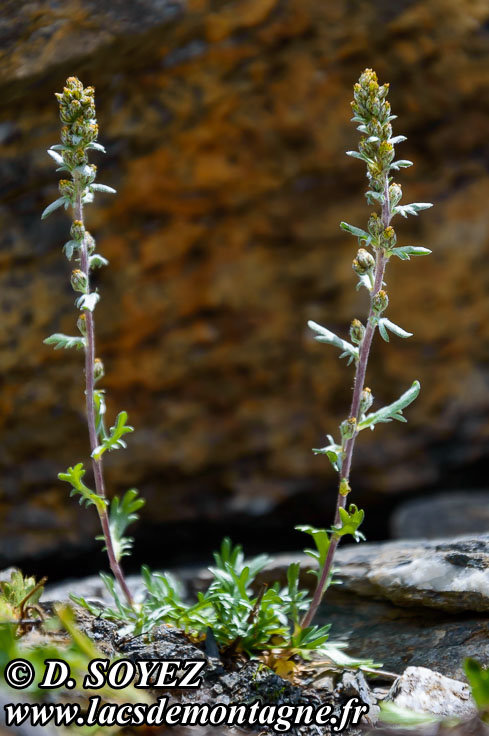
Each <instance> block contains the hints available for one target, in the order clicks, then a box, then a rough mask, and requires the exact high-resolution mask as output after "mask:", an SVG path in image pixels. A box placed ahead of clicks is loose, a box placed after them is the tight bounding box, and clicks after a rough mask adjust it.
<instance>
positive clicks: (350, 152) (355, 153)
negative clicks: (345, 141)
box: [346, 151, 370, 164]
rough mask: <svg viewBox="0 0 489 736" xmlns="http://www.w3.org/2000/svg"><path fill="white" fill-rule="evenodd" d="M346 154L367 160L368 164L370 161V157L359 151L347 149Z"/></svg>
mask: <svg viewBox="0 0 489 736" xmlns="http://www.w3.org/2000/svg"><path fill="white" fill-rule="evenodd" d="M346 155H347V156H351V158H358V159H360V161H365V163H367V164H368V163H369V162H370V159H369V157H368V156H366V155H365V154H364V153H360V152H359V151H347V152H346Z"/></svg>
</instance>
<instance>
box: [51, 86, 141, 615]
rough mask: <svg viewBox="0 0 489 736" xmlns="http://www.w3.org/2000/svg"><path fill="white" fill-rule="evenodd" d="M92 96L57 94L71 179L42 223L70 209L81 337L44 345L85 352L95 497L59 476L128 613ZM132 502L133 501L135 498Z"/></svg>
mask: <svg viewBox="0 0 489 736" xmlns="http://www.w3.org/2000/svg"><path fill="white" fill-rule="evenodd" d="M94 94H95V91H94V89H93V87H83V85H82V83H81V82H80V80H79V79H77V78H76V77H70V78H69V79H67V80H66V86H65V87H64V89H63V91H62V92H58V93H57V94H56V98H57V100H58V102H59V114H60V118H61V122H62V123H63V127H62V129H61V143H59V144H57V145H55V146H52V147H51V148H50V149H49V151H48V153H49V155H50V156H51V157H52V158H53V159H54V161H55V162H56V163H57V164H58V171H62V172H68V174H70V175H71V180H69V179H62V180H61V181H60V182H59V185H58V186H59V192H60V195H61V196H60V197H59V199H57V200H56V201H55V202H53V203H52V204H50V205H49V206H48V207H46V209H45V210H44V212H43V214H42V217H43V218H44V217H47V215H49V214H50V213H51V212H53V211H54V210H56V209H57V208H58V207H61V206H64V207H65V209H67V208H68V207H71V209H72V213H73V219H72V224H71V228H70V235H71V240H69V241H68V242H67V243H66V244H65V246H64V248H63V250H64V253H65V255H66V257H67V258H68V260H71V259H72V258H73V257H74V256H75V259H76V261H77V262H78V263H79V266H80V267H79V268H75V269H73V270H72V272H71V279H70V280H71V285H72V287H73V289H74V291H76V292H78V293H79V294H81V296H79V297H78V298H77V300H76V302H75V304H76V306H77V307H78V309H79V310H80V314H79V317H78V320H77V326H78V330H79V332H80V335H81V336H77V337H70V336H67V335H61V334H55V335H51V337H48V338H47V339H46V340H45V341H44V342H45V343H47V344H52V345H54V347H55V349H57V348H60V347H64V348H71V347H76V348H83V349H84V351H85V397H86V411H87V423H88V434H89V439H90V450H91V457H92V468H93V476H94V482H95V492H94V491H91V490H90V488H88V486H86V485H85V484H84V483H83V481H82V477H83V475H84V474H85V470H84V468H83V464H82V463H78V465H75V466H74V467H73V468H69V469H68V471H67V472H66V473H60V474H59V478H60V479H61V480H63V481H66V482H68V483H69V484H70V485H71V487H72V491H71V493H72V495H73V494H79V495H80V502H81V503H86V504H87V505H94V506H95V507H96V510H97V512H98V515H99V517H100V523H101V526H102V531H103V540H104V542H105V549H106V550H107V555H108V558H109V564H110V568H111V570H112V572H113V574H114V576H115V578H116V580H117V582H118V583H119V586H120V588H121V590H122V592H123V594H124V596H125V598H126V600H127V603H128V604H129V606H130V607H131V608H132V606H133V602H132V596H131V593H130V591H129V589H128V587H127V584H126V581H125V578H124V575H123V572H122V568H121V566H120V557H121V556H122V555H123V554H127V550H128V549H129V548H130V539H129V538H126V537H122V533H123V532H124V531H125V528H126V527H127V525H128V523H130V522H131V521H133V520H134V519H135V518H137V517H135V516H134V515H132V516H130V517H129V516H128V517H127V519H126V520H124V519H123V518H122V517H121V512H120V508H125V506H124V504H123V503H122V504H121V506H120V508H119V505H118V504H115V507H116V511H117V509H119V510H118V512H117V513H118V519H117V523H116V524H115V523H113V519H112V518H111V517H109V512H108V500H107V498H106V495H105V483H104V475H103V466H102V455H103V453H104V452H105V451H106V450H114V449H118V448H120V447H125V442H124V441H123V440H121V437H122V435H124V434H126V433H128V432H132V427H130V426H128V425H127V424H126V423H125V422H126V419H127V414H126V412H120V413H119V415H118V416H117V419H116V421H115V423H114V426H113V427H112V428H111V430H110V432H107V430H106V428H105V425H104V413H105V402H104V401H103V393H104V392H103V391H101V390H99V389H97V390H96V389H95V384H96V382H97V381H99V380H100V379H101V378H103V375H104V367H103V363H102V361H101V360H100V359H99V358H95V323H94V315H93V312H94V310H95V307H96V305H97V302H98V300H99V295H98V293H97V292H96V291H92V290H91V285H90V272H91V270H92V268H95V267H98V266H102V265H106V264H107V261H106V259H105V258H103V257H102V256H100V255H98V254H97V253H94V250H95V241H94V239H93V238H92V236H91V235H90V233H88V232H87V231H86V230H85V225H84V220H83V207H84V205H86V204H88V203H89V202H91V201H92V200H93V196H94V193H95V192H96V191H97V190H98V191H103V192H114V191H115V190H114V189H112V188H111V187H107V186H105V185H103V184H96V183H95V178H96V175H97V167H96V166H94V165H93V164H90V163H89V162H88V153H89V151H90V150H96V151H102V152H103V151H104V148H103V146H101V145H100V144H99V143H96V139H97V135H98V126H97V121H96V119H95V97H94ZM102 406H103V409H102ZM128 493H129V491H128ZM130 493H131V494H134V493H135V492H134V491H130ZM126 495H127V494H126ZM131 498H133V495H132V496H131ZM140 505H142V502H141V501H138V508H139V506H140Z"/></svg>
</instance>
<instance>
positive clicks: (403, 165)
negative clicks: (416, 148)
mask: <svg viewBox="0 0 489 736" xmlns="http://www.w3.org/2000/svg"><path fill="white" fill-rule="evenodd" d="M412 165H413V162H412V161H408V160H407V159H400V160H399V161H393V162H392V163H391V165H390V167H389V168H390V169H394V171H399V169H407V168H408V166H412Z"/></svg>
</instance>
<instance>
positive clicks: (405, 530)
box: [390, 490, 489, 539]
mask: <svg viewBox="0 0 489 736" xmlns="http://www.w3.org/2000/svg"><path fill="white" fill-rule="evenodd" d="M390 528H391V534H392V536H393V537H394V538H395V539H423V538H425V539H436V538H439V537H452V538H453V537H456V536H460V535H468V534H484V533H487V532H488V531H489V490H487V491H480V490H478V491H471V490H467V491H454V492H450V493H448V492H447V493H439V494H437V495H434V496H429V497H428V498H417V499H413V500H411V501H406V502H405V503H403V504H401V505H400V506H398V507H397V508H396V510H395V511H394V513H393V514H392V517H391V520H390Z"/></svg>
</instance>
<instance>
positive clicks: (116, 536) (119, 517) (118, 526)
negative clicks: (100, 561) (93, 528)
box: [97, 488, 144, 561]
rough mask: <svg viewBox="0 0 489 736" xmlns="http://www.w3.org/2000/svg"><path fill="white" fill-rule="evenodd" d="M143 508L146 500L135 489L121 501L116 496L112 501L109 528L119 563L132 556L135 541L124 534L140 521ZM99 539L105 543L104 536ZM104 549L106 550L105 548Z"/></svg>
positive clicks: (127, 492) (128, 492)
mask: <svg viewBox="0 0 489 736" xmlns="http://www.w3.org/2000/svg"><path fill="white" fill-rule="evenodd" d="M142 506H144V499H142V498H139V497H138V492H137V491H136V489H134V488H131V489H130V490H129V491H126V493H125V494H124V495H123V496H122V498H121V499H119V498H118V497H117V496H115V497H114V498H113V499H112V501H111V504H110V511H109V526H110V532H111V537H112V543H113V546H114V554H115V558H116V560H117V561H119V560H120V559H121V557H125V556H127V555H129V554H131V548H132V544H133V541H134V540H133V538H132V537H125V536H124V532H125V531H126V529H127V527H128V526H129V525H130V524H132V523H133V522H134V521H137V520H138V519H139V514H138V513H137V512H138V511H139V509H140V508H141V507H142ZM97 539H99V540H101V541H105V538H104V536H103V535H102V536H99V537H97ZM104 549H106V548H105V547H104Z"/></svg>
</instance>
